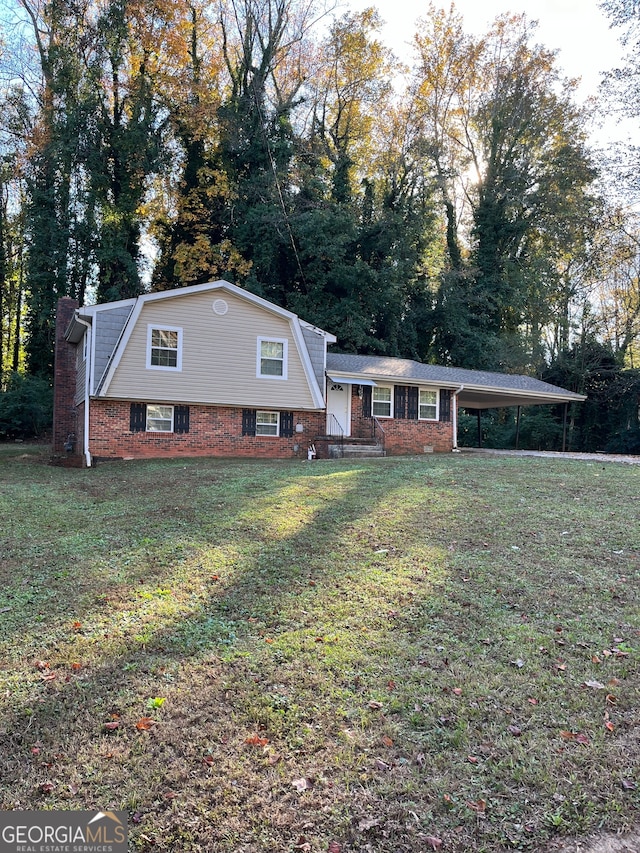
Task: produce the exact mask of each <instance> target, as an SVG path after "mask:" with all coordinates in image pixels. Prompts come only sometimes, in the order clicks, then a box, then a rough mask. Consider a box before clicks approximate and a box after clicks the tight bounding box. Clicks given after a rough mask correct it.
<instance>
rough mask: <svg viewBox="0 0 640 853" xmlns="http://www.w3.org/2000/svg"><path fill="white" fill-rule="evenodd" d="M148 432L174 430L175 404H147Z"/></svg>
mask: <svg viewBox="0 0 640 853" xmlns="http://www.w3.org/2000/svg"><path fill="white" fill-rule="evenodd" d="M147 432H173V406H155V405H151V404H147Z"/></svg>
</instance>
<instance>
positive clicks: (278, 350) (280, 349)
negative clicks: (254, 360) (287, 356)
mask: <svg viewBox="0 0 640 853" xmlns="http://www.w3.org/2000/svg"><path fill="white" fill-rule="evenodd" d="M260 355H261V356H262V357H263V358H280V359H282V358H283V356H284V344H283V343H281V342H280V341H261V342H260Z"/></svg>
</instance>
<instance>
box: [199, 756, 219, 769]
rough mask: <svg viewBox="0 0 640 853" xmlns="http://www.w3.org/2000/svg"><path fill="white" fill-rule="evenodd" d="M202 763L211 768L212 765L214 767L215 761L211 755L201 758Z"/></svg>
mask: <svg viewBox="0 0 640 853" xmlns="http://www.w3.org/2000/svg"><path fill="white" fill-rule="evenodd" d="M202 763H203V764H206V765H207V767H213V765H214V764H215V763H216V762H215V759H214V757H213V755H203V756H202Z"/></svg>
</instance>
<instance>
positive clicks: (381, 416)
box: [371, 385, 394, 419]
mask: <svg viewBox="0 0 640 853" xmlns="http://www.w3.org/2000/svg"><path fill="white" fill-rule="evenodd" d="M383 389H387V390H388V391H389V400H388V401H387V400H374V399H373V395H374V394H375V392H376V391H377V390H381V391H382V390H383ZM393 396H394V386H393V385H376V386H375V387H374V388H373V389H372V390H371V417H373V418H387V419H390V418H393ZM376 402H378V403H385V404H386V403H387V402H388V403H389V414H388V415H378V414H376V412H374V411H373V406H374V404H375V403H376Z"/></svg>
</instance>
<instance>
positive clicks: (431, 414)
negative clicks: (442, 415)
mask: <svg viewBox="0 0 640 853" xmlns="http://www.w3.org/2000/svg"><path fill="white" fill-rule="evenodd" d="M437 414H438V392H437V391H424V390H422V389H420V414H419V417H420V418H421V419H422V420H435V419H436V416H437Z"/></svg>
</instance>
